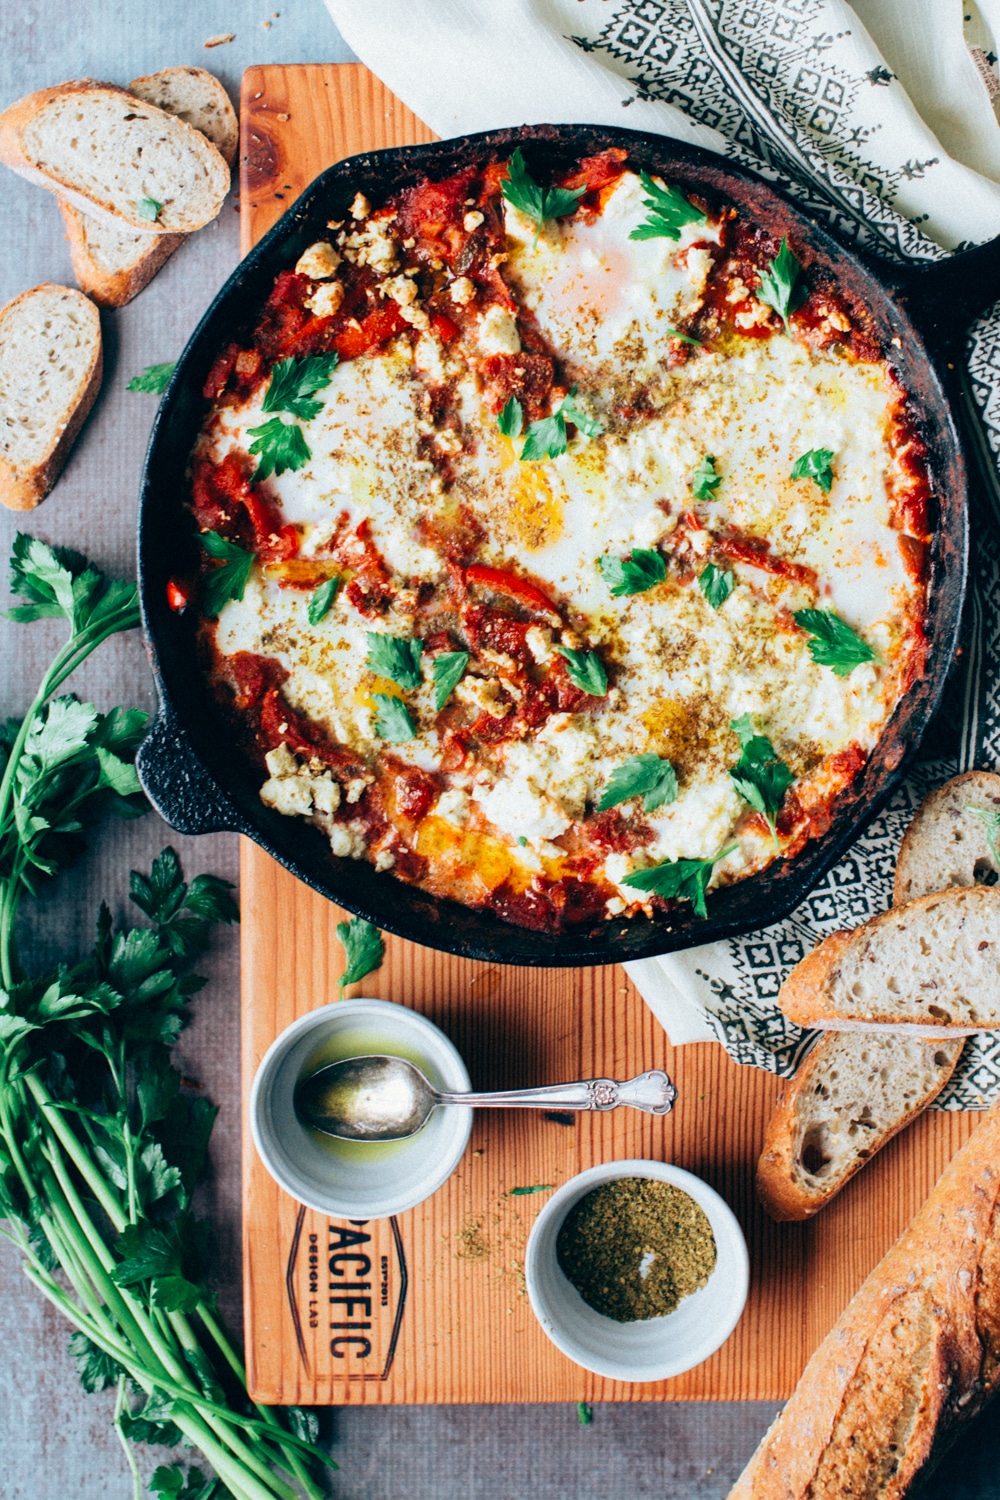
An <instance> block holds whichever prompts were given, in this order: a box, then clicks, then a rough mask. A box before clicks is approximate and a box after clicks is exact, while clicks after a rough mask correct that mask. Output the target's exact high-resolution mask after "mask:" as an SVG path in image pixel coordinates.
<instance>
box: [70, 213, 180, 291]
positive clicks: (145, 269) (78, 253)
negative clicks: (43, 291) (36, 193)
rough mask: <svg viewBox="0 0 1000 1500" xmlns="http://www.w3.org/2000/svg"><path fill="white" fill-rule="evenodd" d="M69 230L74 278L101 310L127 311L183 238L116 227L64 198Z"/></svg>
mask: <svg viewBox="0 0 1000 1500" xmlns="http://www.w3.org/2000/svg"><path fill="white" fill-rule="evenodd" d="M59 212H60V213H61V214H62V216H63V222H64V224H65V225H66V238H67V239H68V240H69V253H70V257H71V259H72V261H73V274H74V275H75V276H76V279H77V282H78V284H79V286H80V288H81V290H82V291H84V292H86V293H87V296H88V297H92V298H93V300H94V301H95V302H97V303H99V304H100V306H101V307H124V306H125V304H126V302H131V300H132V298H133V297H137V296H138V295H139V293H140V292H141V291H142V289H143V287H144V286H148V285H149V283H150V282H151V281H152V279H153V277H154V276H155V275H156V273H157V271H158V270H159V269H160V267H161V266H162V265H163V263H164V261H166V260H169V259H170V257H171V255H173V253H174V251H175V250H176V249H177V248H178V247H179V246H180V245H182V244H183V243H184V240H185V238H186V236H185V235H183V234H139V233H137V232H136V230H134V229H129V228H128V227H127V226H126V225H120V226H118V227H114V226H112V225H111V224H108V223H107V222H106V220H104V219H98V218H96V217H95V216H94V215H93V214H85V213H81V212H80V210H79V209H78V208H74V207H73V205H72V204H70V203H67V202H66V201H65V199H63V198H60V199H59Z"/></svg>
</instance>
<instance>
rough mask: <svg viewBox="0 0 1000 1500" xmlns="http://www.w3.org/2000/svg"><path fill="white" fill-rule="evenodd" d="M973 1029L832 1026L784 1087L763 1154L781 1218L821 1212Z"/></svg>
mask: <svg viewBox="0 0 1000 1500" xmlns="http://www.w3.org/2000/svg"><path fill="white" fill-rule="evenodd" d="M964 1045H965V1041H964V1038H962V1037H958V1038H957V1039H956V1040H955V1041H944V1042H928V1041H925V1040H924V1039H923V1038H921V1037H909V1036H897V1035H895V1034H893V1035H891V1036H889V1035H886V1034H884V1033H880V1032H872V1033H869V1034H868V1035H861V1034H859V1033H857V1032H853V1031H850V1032H848V1031H829V1032H827V1033H826V1035H825V1036H822V1037H821V1038H820V1040H819V1041H818V1043H817V1044H816V1046H815V1047H814V1048H813V1050H812V1051H811V1052H810V1054H809V1056H808V1057H807V1058H806V1060H805V1062H804V1063H803V1064H802V1066H801V1067H800V1068H799V1070H798V1072H797V1073H796V1075H795V1077H794V1078H793V1079H791V1080H790V1081H789V1083H788V1084H787V1085H786V1087H785V1089H784V1090H783V1091H782V1093H781V1094H780V1095H779V1096H778V1101H777V1103H776V1105H775V1109H774V1113H773V1115H772V1116H771V1118H770V1120H769V1121H768V1126H767V1135H766V1137H765V1140H764V1149H763V1151H762V1153H761V1157H760V1161H759V1162H758V1163H757V1192H758V1194H759V1196H760V1200H761V1202H762V1203H763V1205H764V1207H765V1208H766V1209H767V1211H768V1213H769V1214H770V1215H771V1218H772V1219H808V1218H811V1217H812V1215H813V1214H815V1213H818V1212H819V1210H820V1209H821V1208H823V1207H824V1205H825V1204H827V1203H829V1201H830V1199H831V1198H832V1197H833V1196H834V1195H835V1194H836V1193H839V1192H840V1189H841V1188H842V1187H843V1186H844V1184H845V1183H847V1182H849V1181H850V1179H851V1178H852V1177H853V1176H854V1174H855V1173H856V1172H859V1171H860V1170H861V1168H862V1167H863V1166H864V1164H865V1162H866V1161H868V1160H870V1158H871V1157H873V1156H874V1155H875V1153H876V1152H877V1151H880V1150H881V1149H882V1147H883V1146H884V1145H885V1144H886V1143H887V1142H888V1141H891V1140H892V1138H893V1136H894V1135H898V1134H899V1132H900V1131H901V1130H902V1129H903V1127H904V1125H908V1124H909V1123H910V1121H911V1120H912V1119H913V1118H914V1117H915V1116H916V1115H918V1114H919V1113H920V1112H921V1110H923V1109H926V1107H927V1105H928V1104H930V1102H931V1100H932V1099H936V1098H937V1096H938V1094H939V1093H940V1092H941V1090H942V1089H943V1088H944V1086H945V1084H946V1083H947V1082H948V1079H949V1078H950V1077H951V1075H952V1073H953V1072H954V1071H955V1067H956V1065H957V1063H958V1059H959V1057H960V1056H961V1052H962V1048H963V1046H964Z"/></svg>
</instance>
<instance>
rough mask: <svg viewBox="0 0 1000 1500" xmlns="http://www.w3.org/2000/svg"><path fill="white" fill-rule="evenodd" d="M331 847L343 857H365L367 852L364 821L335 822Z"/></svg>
mask: <svg viewBox="0 0 1000 1500" xmlns="http://www.w3.org/2000/svg"><path fill="white" fill-rule="evenodd" d="M330 848H331V849H332V851H333V853H334V854H336V855H339V857H340V858H341V859H364V857H365V854H366V852H367V848H368V846H367V844H366V843H365V834H364V824H363V823H333V824H331V826H330Z"/></svg>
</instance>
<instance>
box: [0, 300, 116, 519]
mask: <svg viewBox="0 0 1000 1500" xmlns="http://www.w3.org/2000/svg"><path fill="white" fill-rule="evenodd" d="M101 369H102V359H101V321H100V318H99V317H98V314H97V308H96V307H95V306H94V304H93V303H92V302H90V301H88V299H87V298H86V297H85V296H84V295H83V293H82V292H78V291H75V290H74V289H73V288H71V287H66V286H53V285H52V284H51V283H48V282H46V283H45V284H43V285H42V286H36V287H34V288H33V289H32V290H31V291H29V292H22V293H21V295H20V296H19V297H15V298H14V300H13V302H8V303H7V305H6V307H3V308H0V500H2V501H3V503H4V505H7V506H9V507H10V508H11V510H31V509H32V508H33V507H34V506H36V505H37V504H38V503H39V501H40V500H44V498H45V496H46V495H47V494H48V492H49V490H50V489H51V488H52V486H53V485H54V484H55V482H56V479H57V477H58V475H59V471H60V469H61V468H62V466H63V464H64V463H65V462H66V459H67V457H68V456H69V450H70V448H71V447H72V446H73V441H74V439H75V438H76V435H77V433H78V432H79V431H80V428H81V427H82V426H83V423H84V420H85V419H86V416H87V413H88V412H89V411H90V408H91V407H92V406H93V404H94V401H95V399H96V396H97V392H98V391H99V390H100V387H101Z"/></svg>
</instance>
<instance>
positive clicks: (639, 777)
mask: <svg viewBox="0 0 1000 1500" xmlns="http://www.w3.org/2000/svg"><path fill="white" fill-rule="evenodd" d="M632 797H641V798H642V805H643V808H644V810H645V811H646V812H654V811H655V810H656V808H658V807H663V806H664V804H665V803H669V802H675V801H676V800H677V773H676V771H675V770H674V768H673V766H672V765H671V764H670V762H669V760H664V759H663V757H662V756H660V755H654V754H653V753H652V752H648V753H647V754H645V755H630V756H629V758H628V760H627V761H625V763H624V765H620V766H618V767H617V769H616V770H614V771H612V773H611V775H610V777H609V778H608V784H607V787H606V788H605V792H604V796H603V797H602V798H601V800H600V802H598V804H597V811H598V812H607V810H608V808H609V807H617V806H618V804H619V803H620V802H628V801H629V799H630V798H632Z"/></svg>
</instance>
